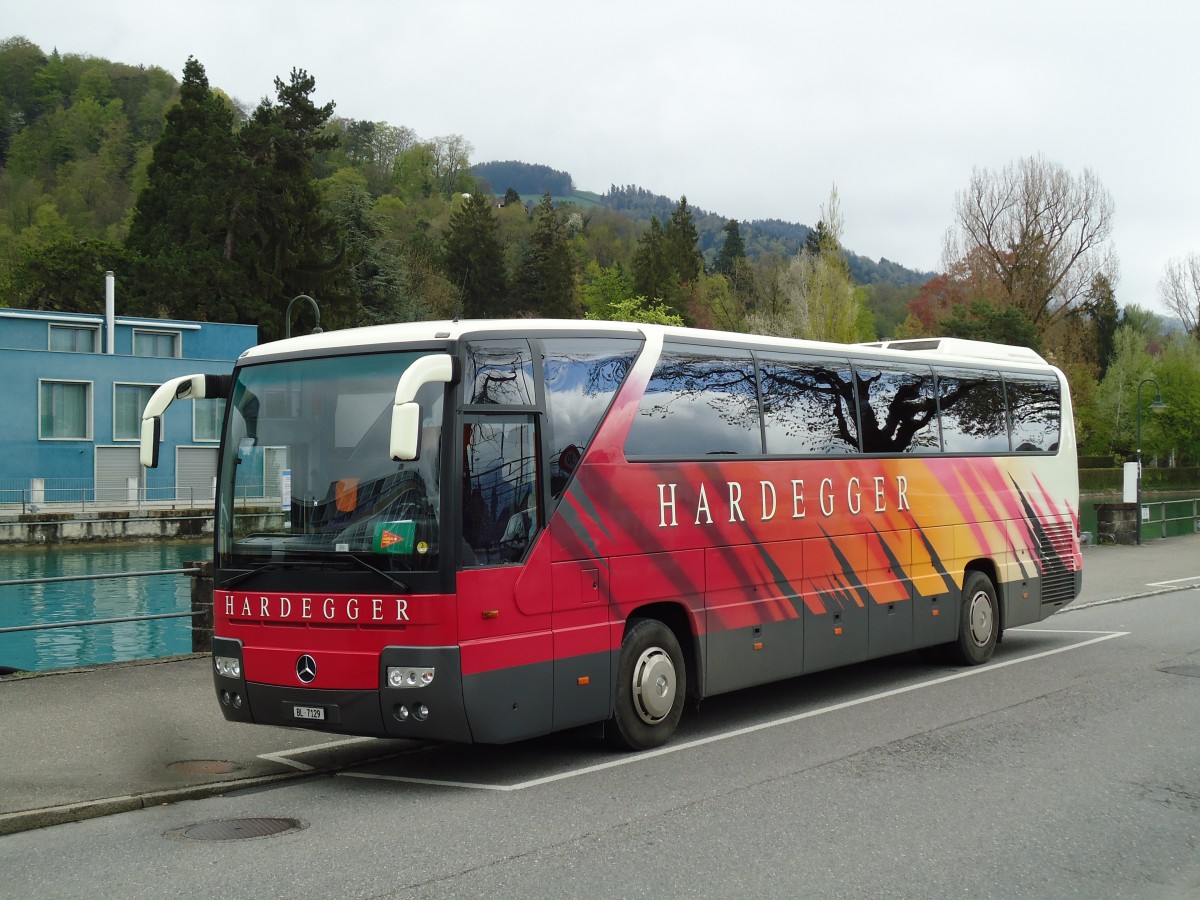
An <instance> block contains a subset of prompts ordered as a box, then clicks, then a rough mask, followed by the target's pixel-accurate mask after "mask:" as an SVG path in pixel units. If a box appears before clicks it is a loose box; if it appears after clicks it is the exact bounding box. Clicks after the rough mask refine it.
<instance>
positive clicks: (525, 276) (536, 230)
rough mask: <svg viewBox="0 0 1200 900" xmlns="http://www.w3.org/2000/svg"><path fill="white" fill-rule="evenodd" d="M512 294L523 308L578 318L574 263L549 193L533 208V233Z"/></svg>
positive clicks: (563, 229)
mask: <svg viewBox="0 0 1200 900" xmlns="http://www.w3.org/2000/svg"><path fill="white" fill-rule="evenodd" d="M513 298H514V300H515V301H516V304H517V305H518V306H520V307H522V308H524V309H527V310H531V311H533V312H536V313H537V314H538V315H539V316H544V317H548V318H562V319H574V318H578V317H579V315H580V313H581V312H582V309H581V308H580V305H579V300H578V298H577V296H576V293H575V265H574V261H573V260H572V258H571V247H570V245H569V244H568V243H567V233H566V229H565V228H564V227H563V223H562V220H561V219H559V217H558V213H557V212H556V211H555V209H554V203H553V201H552V200H551V198H550V195H549V194H543V195H542V199H541V202H539V203H538V206H537V209H536V210H535V211H534V226H533V234H532V235H531V236H530V238H529V248H528V249H527V250H526V251H525V255H524V258H523V259H522V260H521V265H520V268H519V269H518V271H517V274H516V277H515V278H514V283H513Z"/></svg>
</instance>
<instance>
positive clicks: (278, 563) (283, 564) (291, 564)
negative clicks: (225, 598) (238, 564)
mask: <svg viewBox="0 0 1200 900" xmlns="http://www.w3.org/2000/svg"><path fill="white" fill-rule="evenodd" d="M314 568H324V565H323V564H322V563H319V562H312V561H311V560H298V559H289V560H286V561H283V560H274V561H272V562H269V563H263V564H262V565H261V566H256V567H255V568H253V569H250V570H248V571H245V572H239V573H238V574H236V575H231V576H230V577H229V578H226V579H225V580H224V581H222V582H221V583H220V584H218V585H217V587H219V588H223V589H225V590H228V589H229V588H231V587H233V586H234V585H235V584H241V583H242V582H243V581H245V580H246V579H247V578H250V577H251V576H253V575H258V574H259V573H260V572H270V571H279V570H281V569H314Z"/></svg>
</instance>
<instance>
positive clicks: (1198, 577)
mask: <svg viewBox="0 0 1200 900" xmlns="http://www.w3.org/2000/svg"><path fill="white" fill-rule="evenodd" d="M1180 581H1200V575H1189V576H1187V577H1186V578H1172V579H1171V580H1170V581H1150V582H1147V584H1146V587H1163V586H1164V585H1168V584H1176V583H1178V582H1180Z"/></svg>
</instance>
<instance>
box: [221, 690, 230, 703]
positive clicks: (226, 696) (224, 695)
mask: <svg viewBox="0 0 1200 900" xmlns="http://www.w3.org/2000/svg"><path fill="white" fill-rule="evenodd" d="M221 702H222V703H224V704H225V705H226V706H228V705H229V691H225V690H223V691H221Z"/></svg>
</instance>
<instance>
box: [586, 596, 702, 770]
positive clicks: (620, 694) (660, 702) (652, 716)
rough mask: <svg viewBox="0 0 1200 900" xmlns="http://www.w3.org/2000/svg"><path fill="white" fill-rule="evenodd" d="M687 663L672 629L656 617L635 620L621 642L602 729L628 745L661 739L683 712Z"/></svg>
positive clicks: (653, 744) (636, 746) (667, 735)
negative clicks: (612, 695)
mask: <svg viewBox="0 0 1200 900" xmlns="http://www.w3.org/2000/svg"><path fill="white" fill-rule="evenodd" d="M686 694H687V667H686V665H685V663H684V659H683V651H682V650H681V649H680V647H679V641H678V640H677V639H676V638H675V633H674V632H673V631H671V629H670V628H668V627H667V626H666V625H664V624H663V623H662V622H660V621H658V620H657V619H635V620H633V621H632V622H631V623H630V627H629V630H628V631H627V632H626V633H625V639H624V640H623V641H622V642H621V656H620V659H619V660H618V662H617V696H616V698H615V702H614V704H613V717H612V720H611V722H610V723H609V724H610V727H609V728H608V729H606V734H607V735H608V737H609V739H610V741H611V742H612V743H613V744H615V745H616V746H618V747H621V748H622V749H626V750H649V749H650V748H652V747H658V746H661V745H662V744H665V743H666V742H667V741H668V740H669V739H670V737H671V735H672V734H674V733H675V727H676V726H677V725H678V724H679V718H680V716H682V715H683V703H684V698H685V695H686Z"/></svg>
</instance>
